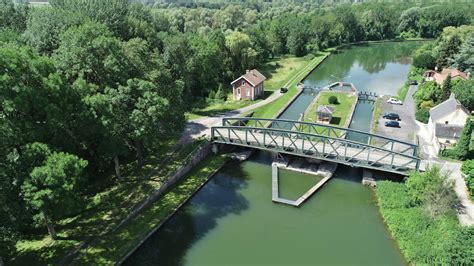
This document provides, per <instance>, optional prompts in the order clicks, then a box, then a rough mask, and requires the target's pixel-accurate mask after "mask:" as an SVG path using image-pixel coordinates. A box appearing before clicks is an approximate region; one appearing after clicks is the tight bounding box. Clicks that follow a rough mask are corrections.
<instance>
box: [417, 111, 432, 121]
mask: <svg viewBox="0 0 474 266" xmlns="http://www.w3.org/2000/svg"><path fill="white" fill-rule="evenodd" d="M415 118H416V120H418V121H420V122H421V123H425V124H426V123H428V120H429V119H430V112H429V111H428V110H427V109H423V108H422V109H420V110H417V111H416V113H415Z"/></svg>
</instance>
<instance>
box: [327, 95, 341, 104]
mask: <svg viewBox="0 0 474 266" xmlns="http://www.w3.org/2000/svg"><path fill="white" fill-rule="evenodd" d="M328 102H329V103H330V104H338V103H339V101H338V100H337V97H336V96H334V95H332V96H330V97H329V99H328Z"/></svg>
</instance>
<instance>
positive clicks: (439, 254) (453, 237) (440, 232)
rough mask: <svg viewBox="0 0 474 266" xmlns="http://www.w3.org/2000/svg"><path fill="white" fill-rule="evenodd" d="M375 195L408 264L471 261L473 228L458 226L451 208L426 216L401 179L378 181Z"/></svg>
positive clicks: (473, 260) (465, 262)
mask: <svg viewBox="0 0 474 266" xmlns="http://www.w3.org/2000/svg"><path fill="white" fill-rule="evenodd" d="M376 196H377V199H378V202H379V206H380V212H381V214H382V216H383V218H384V220H385V223H386V224H387V227H388V229H389V231H390V232H391V234H392V236H393V238H394V239H395V240H396V241H397V242H398V245H399V246H400V249H401V251H402V253H403V255H404V256H405V258H406V259H407V260H408V262H409V263H410V264H414V265H472V264H473V263H474V228H473V227H461V226H460V225H459V222H458V219H457V217H456V215H455V213H454V211H452V212H449V213H447V214H445V215H443V216H441V217H437V218H431V217H429V216H428V215H427V214H426V210H425V208H424V207H423V206H422V205H419V204H416V203H415V202H414V200H413V193H410V190H409V189H408V187H407V185H405V184H403V183H394V182H390V181H381V182H378V183H377V188H376Z"/></svg>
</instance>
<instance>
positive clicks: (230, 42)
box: [225, 31, 257, 73]
mask: <svg viewBox="0 0 474 266" xmlns="http://www.w3.org/2000/svg"><path fill="white" fill-rule="evenodd" d="M225 45H226V47H227V49H229V52H230V55H231V58H232V66H233V67H232V69H234V71H235V72H234V73H239V72H240V73H242V72H244V71H245V70H246V69H249V68H252V67H253V66H255V59H256V57H257V52H256V51H255V50H254V49H253V48H252V43H251V42H250V37H249V36H248V35H247V34H245V33H241V32H238V31H233V32H231V33H229V34H228V35H227V36H226V37H225Z"/></svg>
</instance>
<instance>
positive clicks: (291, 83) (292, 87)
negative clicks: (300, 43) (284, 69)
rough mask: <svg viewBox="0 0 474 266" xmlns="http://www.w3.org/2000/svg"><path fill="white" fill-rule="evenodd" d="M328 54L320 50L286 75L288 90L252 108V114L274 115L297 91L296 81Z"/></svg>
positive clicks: (261, 116)
mask: <svg viewBox="0 0 474 266" xmlns="http://www.w3.org/2000/svg"><path fill="white" fill-rule="evenodd" d="M329 54H330V52H329V51H326V52H320V53H319V54H318V55H317V56H315V57H314V58H312V59H311V60H310V61H309V62H308V63H307V65H306V66H305V67H303V68H301V69H298V71H296V73H293V75H288V76H287V77H288V80H287V82H286V83H285V84H284V85H285V86H286V87H288V92H287V93H285V94H284V95H283V96H281V97H280V98H278V99H277V100H275V101H273V102H271V103H268V104H265V105H264V106H261V107H259V108H256V109H255V110H254V115H253V116H254V117H260V118H273V117H275V115H276V114H277V113H278V112H279V111H280V110H281V109H282V108H283V107H284V106H285V105H286V104H287V103H288V101H290V100H291V98H293V97H294V96H295V95H296V94H297V93H298V88H297V85H298V83H299V82H301V81H302V80H303V79H304V78H305V77H306V76H307V75H308V74H309V73H311V71H312V70H313V69H314V68H315V67H316V66H318V64H320V63H321V62H322V61H323V60H324V59H325V58H326V57H327V56H328V55H329Z"/></svg>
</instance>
